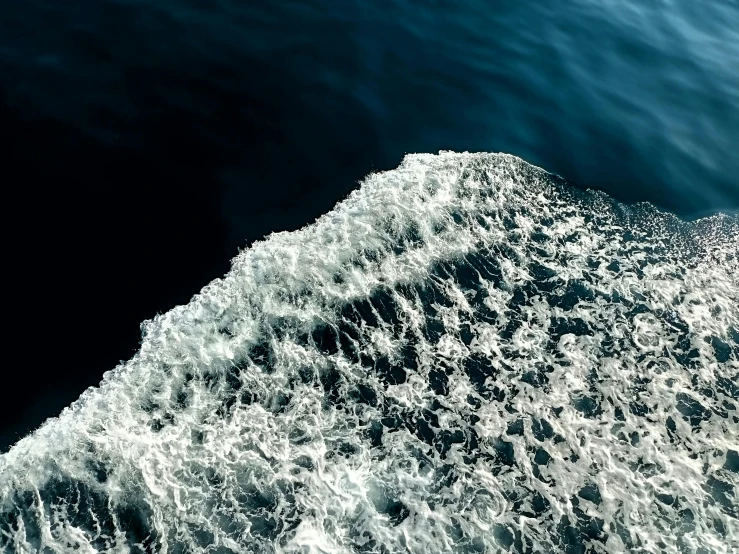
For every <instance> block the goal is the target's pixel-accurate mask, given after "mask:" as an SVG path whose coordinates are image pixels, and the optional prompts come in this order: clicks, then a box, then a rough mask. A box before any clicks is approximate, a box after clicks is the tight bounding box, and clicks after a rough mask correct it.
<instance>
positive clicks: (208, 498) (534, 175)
mask: <svg viewBox="0 0 739 554" xmlns="http://www.w3.org/2000/svg"><path fill="white" fill-rule="evenodd" d="M738 275H739V219H738V218H737V217H736V216H727V215H714V216H712V217H709V218H704V219H700V220H697V221H694V222H683V221H681V220H679V219H678V218H676V217H675V216H673V215H670V214H668V213H665V212H661V211H658V210H656V209H655V208H654V207H652V206H650V205H648V204H638V205H634V206H626V205H624V204H621V203H618V202H616V201H614V200H612V199H611V198H609V197H608V196H606V195H605V194H603V193H597V192H583V191H581V190H579V189H577V188H575V187H573V186H571V185H569V184H567V183H566V182H565V181H563V180H562V179H560V178H558V177H555V176H554V175H552V174H549V173H547V172H545V171H543V170H541V169H538V168H536V167H534V166H532V165H529V164H528V163H526V162H524V161H523V160H521V159H519V158H516V157H514V156H510V155H504V154H467V153H462V154H457V153H452V152H442V153H440V154H439V155H430V154H417V155H409V156H407V157H406V158H405V159H404V160H403V162H402V164H401V165H400V167H398V168H397V169H395V170H392V171H388V172H382V173H375V174H372V175H369V176H368V177H367V178H366V179H365V180H364V182H363V183H362V186H361V188H360V189H359V190H357V191H355V192H353V193H352V194H351V195H350V196H349V197H348V198H347V199H346V200H344V201H343V202H341V203H340V204H338V205H337V206H336V207H335V209H334V210H333V211H331V212H329V213H327V214H326V215H324V216H322V217H321V218H320V219H319V220H317V221H316V222H315V223H314V224H312V225H310V226H307V227H305V228H302V229H300V230H299V231H295V232H292V233H278V234H273V235H272V236H270V237H269V238H268V239H267V240H265V241H262V242H258V243H255V244H254V245H253V246H252V247H251V248H249V249H248V250H245V251H244V252H242V253H241V254H240V255H239V256H238V257H237V258H235V259H234V261H233V267H232V269H231V271H230V273H229V274H228V275H227V276H226V277H225V278H223V279H220V280H216V281H213V282H212V283H210V284H209V285H208V286H206V287H205V288H204V289H203V290H202V291H201V292H200V293H199V294H198V295H196V296H195V297H194V298H193V300H192V301H191V302H190V303H189V304H187V305H185V306H178V307H177V308H175V309H173V310H171V311H170V312H168V313H166V314H163V315H160V316H158V317H156V318H154V319H153V320H151V321H148V322H147V323H146V324H145V327H144V330H145V333H144V339H143V343H142V346H141V349H140V351H139V353H138V354H137V355H136V356H135V357H134V358H133V359H132V360H130V361H129V362H127V363H125V364H122V365H121V366H119V367H118V368H116V369H115V370H114V371H112V372H109V373H107V374H106V375H105V379H104V381H103V383H102V384H101V386H100V387H99V388H95V389H89V390H88V391H86V392H85V393H84V394H83V395H82V397H81V398H80V399H79V400H78V401H77V402H76V403H75V404H74V405H73V406H72V407H70V408H69V409H66V410H65V411H64V412H63V413H62V414H61V415H60V416H59V417H58V418H54V419H51V420H49V421H47V423H46V424H45V425H44V426H43V427H42V428H41V429H39V430H38V431H37V432H36V433H35V434H34V435H33V436H30V437H27V438H25V439H23V440H21V441H20V442H19V443H18V444H17V445H16V446H15V447H14V448H13V449H12V450H11V451H10V452H9V453H7V454H5V455H3V456H2V457H0V545H1V546H2V547H3V548H4V549H5V550H6V551H8V552H60V553H67V552H73V551H74V552H111V553H112V552H116V553H118V552H121V553H123V552H126V553H128V552H166V553H175V552H176V553H186V552H187V553H200V552H203V553H205V552H218V553H221V554H225V553H232V552H244V553H246V552H249V553H255V552H265V553H273V552H274V553H277V552H282V553H288V552H289V553H293V552H294V553H328V552H331V553H350V552H374V553H396V552H397V553H400V552H412V553H427V552H460V553H462V552H464V553H472V552H521V553H523V552H537V553H538V552H568V553H569V552H602V553H606V552H608V553H611V552H624V551H626V552H650V553H651V552H654V553H661V552H681V553H683V552H684V553H688V552H690V553H698V552H700V553H724V552H734V551H736V549H737V548H738V547H739V502H737V487H738V486H739V475H738V473H739V452H738V451H737V444H739V412H738V411H737V403H739V384H738V383H737V376H738V375H739V312H738V311H737V306H738V305H739V278H738V277H737V276H738Z"/></svg>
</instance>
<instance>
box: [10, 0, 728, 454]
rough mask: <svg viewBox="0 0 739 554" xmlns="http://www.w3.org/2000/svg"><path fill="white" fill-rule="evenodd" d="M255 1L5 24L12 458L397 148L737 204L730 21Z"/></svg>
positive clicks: (624, 9)
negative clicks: (197, 301) (154, 322)
mask: <svg viewBox="0 0 739 554" xmlns="http://www.w3.org/2000/svg"><path fill="white" fill-rule="evenodd" d="M261 4H262V5H258V3H256V2H245V1H240V2H239V1H227V0H220V1H210V2H203V1H195V0H192V1H181V2H172V1H168V2H142V1H104V2H100V1H95V2H93V1H86V0H81V1H78V2H76V3H74V4H68V3H60V2H42V1H38V0H27V1H23V2H21V1H17V0H14V1H10V2H6V3H4V4H3V5H2V7H0V139H1V140H2V143H3V145H4V147H3V150H2V151H1V152H0V162H2V166H3V170H2V176H1V177H0V179H2V182H3V183H4V185H5V187H6V189H7V190H8V191H9V192H8V196H7V198H8V204H7V206H9V209H10V210H11V211H12V214H9V215H13V216H15V217H17V216H20V219H21V220H22V221H23V223H22V224H18V225H14V227H13V231H12V235H9V236H12V237H14V238H13V240H11V241H10V242H11V245H10V246H9V247H8V253H7V257H8V258H9V260H10V266H11V267H13V268H18V270H17V273H16V277H14V281H15V284H14V285H13V289H12V290H13V291H14V293H13V294H12V295H11V296H12V298H11V299H10V301H9V302H10V304H9V307H8V310H9V311H10V312H11V313H12V318H13V320H14V321H16V322H17V325H16V329H17V330H16V331H15V332H14V333H13V335H11V336H10V337H9V341H10V342H11V343H12V344H16V345H19V346H18V347H17V348H14V349H13V352H12V353H11V354H10V358H9V359H8V364H9V367H12V368H14V369H13V373H14V374H15V375H16V377H15V379H16V380H17V381H18V384H17V386H14V387H8V389H7V390H12V392H11V393H10V395H9V396H8V398H6V399H5V400H6V401H5V402H4V412H3V414H2V418H3V421H4V423H3V428H2V437H3V439H2V444H3V447H5V445H7V444H9V443H11V442H12V441H13V440H15V438H16V437H17V436H19V434H23V433H25V432H27V431H28V430H29V429H31V428H33V427H34V426H35V425H38V424H39V423H40V422H41V421H43V419H45V418H46V417H48V416H49V415H53V414H55V413H57V412H58V411H59V410H60V409H61V407H63V406H65V405H67V404H68V403H69V402H70V401H71V400H73V399H74V398H76V397H77V396H78V395H79V393H80V392H81V390H82V389H84V388H85V387H86V386H89V385H93V384H96V383H97V382H98V381H99V379H100V376H101V374H102V372H104V371H106V370H108V369H110V368H112V367H113V366H114V365H115V364H116V363H117V362H118V360H120V359H126V358H128V357H130V356H131V354H132V353H133V352H134V351H135V349H136V346H137V342H138V337H139V329H138V324H139V323H140V322H141V321H142V320H143V319H146V318H150V317H152V316H153V315H154V314H155V313H156V312H157V311H165V310H167V309H169V308H170V307H172V306H173V305H175V304H178V303H183V302H186V301H187V299H188V298H189V297H190V296H191V295H192V294H194V293H195V292H196V291H198V290H199V289H200V288H201V287H202V286H203V285H204V284H205V283H206V282H208V281H209V280H210V279H212V278H215V277H217V276H219V275H221V274H223V273H224V272H225V271H226V270H227V269H228V265H229V259H230V258H231V257H232V256H233V255H234V254H235V253H236V251H237V249H238V248H239V247H244V246H246V245H247V244H248V243H249V242H251V241H253V240H257V239H260V238H261V237H263V236H264V235H266V234H268V233H270V232H272V231H277V230H285V229H296V228H299V227H301V226H303V225H304V224H305V223H307V222H309V221H312V220H313V219H314V218H315V217H317V216H318V215H320V214H322V213H325V212H326V211H327V210H328V209H330V207H331V206H332V205H333V204H334V203H335V202H336V201H337V200H339V199H340V198H342V197H343V196H345V195H346V194H347V192H348V191H350V190H351V189H352V188H354V187H355V186H356V182H357V181H358V180H359V179H361V178H362V177H363V176H364V175H366V174H367V173H369V172H371V171H373V170H380V169H389V168H392V167H395V166H396V165H397V164H398V162H399V161H400V159H401V158H402V156H403V155H404V154H405V153H407V152H436V151H438V150H441V149H444V150H457V151H464V150H469V151H502V152H508V153H512V154H515V155H517V156H520V157H522V158H523V159H525V160H527V161H529V162H531V163H534V164H537V165H540V166H542V167H544V168H546V169H547V170H550V171H553V172H556V173H559V174H561V175H562V176H564V177H565V178H566V179H568V180H569V181H570V182H572V183H574V184H576V185H578V186H581V187H583V188H597V189H602V190H605V191H607V192H608V193H609V194H611V195H612V196H614V197H616V198H618V199H620V200H625V201H629V202H632V201H649V202H651V203H653V204H656V205H657V206H659V207H662V208H665V209H667V210H670V211H673V212H675V213H677V214H679V215H680V216H683V217H685V218H695V217H698V216H702V215H705V214H708V213H713V212H715V211H717V210H723V211H732V212H735V211H737V210H738V209H739V177H738V175H739V156H737V155H736V151H737V148H736V144H737V143H738V142H739V112H738V111H737V106H738V105H739V71H737V68H738V67H739V32H738V31H737V29H739V5H737V3H736V2H734V1H731V0H716V1H713V2H705V3H704V2H694V1H689V0H674V1H650V2H643V1H640V2H637V1H626V0H623V1H615V0H614V1H608V2H590V1H573V2H554V1H550V0H543V1H538V2H520V1H519V2H512V1H511V2H495V3H493V2H482V1H469V2H463V3H460V2H446V1H431V0H429V1H426V2H414V1H408V0H403V1H400V0H398V1H380V2H367V1H349V0H344V1H341V2H338V1H328V0H322V1H318V0H313V1H303V2H286V1H284V2H273V3H266V2H264V3H261ZM42 330H43V331H42ZM41 337H43V338H41ZM21 344H22V345H23V347H20V345H21ZM40 383H43V385H42V384H40ZM18 391H21V392H20V393H18Z"/></svg>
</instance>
